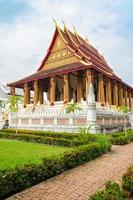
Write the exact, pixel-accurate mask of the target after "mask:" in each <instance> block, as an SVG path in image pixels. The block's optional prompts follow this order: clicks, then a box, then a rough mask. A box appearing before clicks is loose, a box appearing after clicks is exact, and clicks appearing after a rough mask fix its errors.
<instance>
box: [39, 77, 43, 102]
mask: <svg viewBox="0 0 133 200" xmlns="http://www.w3.org/2000/svg"><path fill="white" fill-rule="evenodd" d="M39 102H40V104H43V82H42V81H41V82H39Z"/></svg>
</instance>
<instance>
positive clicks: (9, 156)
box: [0, 139, 72, 170]
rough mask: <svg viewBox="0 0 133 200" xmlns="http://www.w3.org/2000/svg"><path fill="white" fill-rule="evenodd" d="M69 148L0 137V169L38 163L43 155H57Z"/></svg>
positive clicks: (48, 156)
mask: <svg viewBox="0 0 133 200" xmlns="http://www.w3.org/2000/svg"><path fill="white" fill-rule="evenodd" d="M71 149H72V148H69V147H59V146H53V145H51V146H50V145H45V144H35V143H30V142H29V143H28V142H23V141H17V140H7V139H0V170H2V169H11V168H15V167H16V166H20V165H21V166H23V165H25V164H29V163H35V164H39V163H41V162H42V159H43V158H44V157H45V158H50V157H53V156H58V155H59V154H63V153H64V152H66V151H69V150H71Z"/></svg>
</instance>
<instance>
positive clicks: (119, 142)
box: [111, 136, 129, 145]
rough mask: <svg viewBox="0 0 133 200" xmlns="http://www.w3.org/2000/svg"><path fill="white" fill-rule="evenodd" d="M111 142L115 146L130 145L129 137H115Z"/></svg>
mask: <svg viewBox="0 0 133 200" xmlns="http://www.w3.org/2000/svg"><path fill="white" fill-rule="evenodd" d="M111 141H112V144H115V145H124V144H128V143H129V140H128V137H125V136H119V137H113V138H112V139H111Z"/></svg>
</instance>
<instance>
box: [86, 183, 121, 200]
mask: <svg viewBox="0 0 133 200" xmlns="http://www.w3.org/2000/svg"><path fill="white" fill-rule="evenodd" d="M124 196H125V195H124V194H123V192H122V191H121V189H120V186H119V184H117V183H115V182H112V181H108V182H106V184H105V189H104V190H101V191H97V192H96V193H95V194H93V195H92V196H91V197H90V198H89V200H125V198H124Z"/></svg>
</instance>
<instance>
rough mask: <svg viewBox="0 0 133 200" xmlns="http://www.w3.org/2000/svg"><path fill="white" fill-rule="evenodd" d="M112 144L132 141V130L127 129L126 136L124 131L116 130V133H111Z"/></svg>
mask: <svg viewBox="0 0 133 200" xmlns="http://www.w3.org/2000/svg"><path fill="white" fill-rule="evenodd" d="M111 136H112V139H111V141H112V144H116V145H124V144H128V143H130V142H133V131H132V130H128V132H127V136H126V135H125V133H124V132H118V133H113V134H112V135H111Z"/></svg>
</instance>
